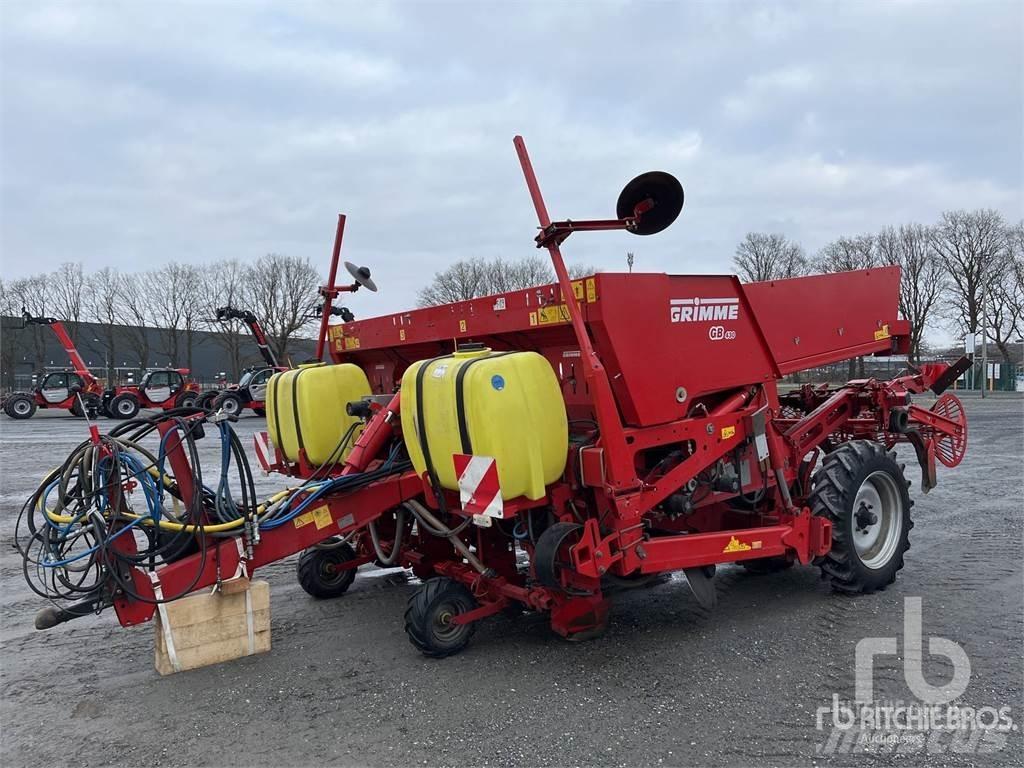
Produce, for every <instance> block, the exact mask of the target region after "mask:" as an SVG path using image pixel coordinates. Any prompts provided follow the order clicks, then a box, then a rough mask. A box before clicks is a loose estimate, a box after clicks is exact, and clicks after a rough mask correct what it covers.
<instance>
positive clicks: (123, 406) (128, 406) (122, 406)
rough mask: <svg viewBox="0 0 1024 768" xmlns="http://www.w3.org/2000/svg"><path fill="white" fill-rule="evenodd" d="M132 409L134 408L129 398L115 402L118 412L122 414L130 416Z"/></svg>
mask: <svg viewBox="0 0 1024 768" xmlns="http://www.w3.org/2000/svg"><path fill="white" fill-rule="evenodd" d="M134 410H135V408H134V406H133V405H132V401H131V400H122V401H121V402H119V403H118V404H117V412H118V413H120V414H121V415H122V416H131V415H132V411H134Z"/></svg>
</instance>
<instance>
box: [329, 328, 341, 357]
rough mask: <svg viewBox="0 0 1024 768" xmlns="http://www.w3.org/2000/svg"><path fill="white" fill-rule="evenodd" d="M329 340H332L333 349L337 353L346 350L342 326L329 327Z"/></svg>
mask: <svg viewBox="0 0 1024 768" xmlns="http://www.w3.org/2000/svg"><path fill="white" fill-rule="evenodd" d="M327 338H328V339H330V343H331V349H333V350H334V351H335V352H341V351H342V350H343V349H345V332H344V330H343V329H342V327H341V326H340V325H331V326H328V328H327Z"/></svg>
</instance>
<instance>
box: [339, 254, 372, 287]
mask: <svg viewBox="0 0 1024 768" xmlns="http://www.w3.org/2000/svg"><path fill="white" fill-rule="evenodd" d="M345 269H347V270H348V273H349V274H350V275H352V278H353V279H354V280H355V281H356V282H357V283H359V284H360V285H361V286H363V288H366V289H367V290H370V291H376V290H377V284H376V283H374V282H373V280H371V279H370V270H369V268H367V267H357V266H356V265H355V264H353V263H352V262H351V261H346V262H345Z"/></svg>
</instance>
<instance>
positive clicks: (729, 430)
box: [722, 427, 736, 440]
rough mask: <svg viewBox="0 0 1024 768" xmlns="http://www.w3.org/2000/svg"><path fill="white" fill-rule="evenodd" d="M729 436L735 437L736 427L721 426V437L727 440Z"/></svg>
mask: <svg viewBox="0 0 1024 768" xmlns="http://www.w3.org/2000/svg"><path fill="white" fill-rule="evenodd" d="M730 437H736V427H722V439H723V440H728V439H729V438H730Z"/></svg>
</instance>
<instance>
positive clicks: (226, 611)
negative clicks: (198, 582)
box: [154, 581, 270, 675]
mask: <svg viewBox="0 0 1024 768" xmlns="http://www.w3.org/2000/svg"><path fill="white" fill-rule="evenodd" d="M246 595H249V597H250V600H251V603H252V629H253V636H252V639H253V643H252V651H251V652H250V645H249V622H248V613H247V611H246ZM165 610H166V614H167V619H168V621H167V624H168V625H169V626H170V628H171V637H172V640H173V645H174V652H175V654H176V656H177V660H178V666H179V670H175V669H174V663H173V662H172V660H171V655H170V653H169V652H168V647H167V638H166V635H165V624H164V621H163V618H162V617H161V616H160V614H159V613H158V614H157V620H156V638H155V643H154V651H155V654H154V655H155V662H156V670H157V672H159V673H160V674H161V675H169V674H173V673H174V672H175V671H184V670H187V669H196V668H198V667H205V666H208V665H210V664H219V663H221V662H224V661H230V660H231V659H237V658H241V657H243V656H249V655H251V653H265V652H266V651H269V650H270V585H269V584H267V582H265V581H254V582H252V585H251V587H250V589H248V590H246V591H242V592H235V593H232V594H222V593H220V592H218V593H215V594H211V593H209V592H200V593H196V594H193V595H189V596H188V597H184V598H182V599H180V600H175V601H174V602H171V603H168V604H167V605H166V606H165Z"/></svg>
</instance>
